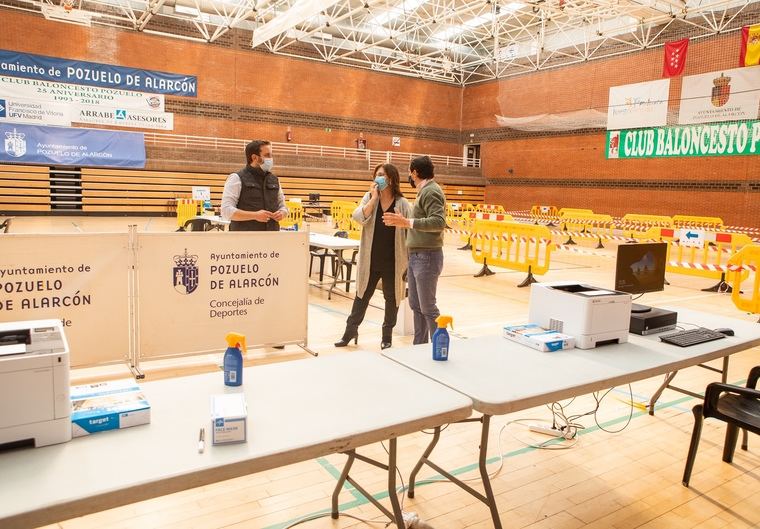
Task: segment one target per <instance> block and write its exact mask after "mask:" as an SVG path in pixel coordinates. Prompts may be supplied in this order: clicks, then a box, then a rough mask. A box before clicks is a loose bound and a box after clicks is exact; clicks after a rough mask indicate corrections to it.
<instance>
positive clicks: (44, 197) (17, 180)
mask: <svg viewBox="0 0 760 529" xmlns="http://www.w3.org/2000/svg"><path fill="white" fill-rule="evenodd" d="M48 171H49V168H48V167H41V166H33V165H0V213H3V212H21V211H40V212H47V211H50V175H49V172H48Z"/></svg>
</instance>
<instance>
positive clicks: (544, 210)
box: [530, 206, 559, 217]
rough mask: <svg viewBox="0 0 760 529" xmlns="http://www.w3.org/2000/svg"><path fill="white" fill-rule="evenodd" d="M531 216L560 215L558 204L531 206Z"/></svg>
mask: <svg viewBox="0 0 760 529" xmlns="http://www.w3.org/2000/svg"><path fill="white" fill-rule="evenodd" d="M530 215H531V217H556V216H558V215H559V209H557V206H531V208H530Z"/></svg>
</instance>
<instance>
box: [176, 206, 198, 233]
mask: <svg viewBox="0 0 760 529" xmlns="http://www.w3.org/2000/svg"><path fill="white" fill-rule="evenodd" d="M202 205H203V201H202V200H193V199H192V198H178V199H177V226H178V227H179V229H180V231H184V229H185V223H186V222H187V221H188V220H190V219H192V218H193V217H195V216H197V215H198V211H199V210H200V208H201V206H202Z"/></svg>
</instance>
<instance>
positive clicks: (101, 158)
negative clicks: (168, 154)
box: [0, 123, 145, 168]
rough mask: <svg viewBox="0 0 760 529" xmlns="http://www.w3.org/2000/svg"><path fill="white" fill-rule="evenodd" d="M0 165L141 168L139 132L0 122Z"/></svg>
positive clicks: (142, 146)
mask: <svg viewBox="0 0 760 529" xmlns="http://www.w3.org/2000/svg"><path fill="white" fill-rule="evenodd" d="M0 139H2V140H3V147H4V148H2V149H0V162H15V163H38V164H46V165H76V166H92V167H103V166H107V167H135V168H142V167H145V137H144V136H143V135H142V134H141V133H139V132H121V131H115V130H90V129H77V128H66V127H39V126H36V125H16V124H7V123H0Z"/></svg>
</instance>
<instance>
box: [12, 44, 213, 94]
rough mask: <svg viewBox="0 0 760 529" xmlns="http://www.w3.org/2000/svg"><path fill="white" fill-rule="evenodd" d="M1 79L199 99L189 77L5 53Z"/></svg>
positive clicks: (194, 80)
mask: <svg viewBox="0 0 760 529" xmlns="http://www.w3.org/2000/svg"><path fill="white" fill-rule="evenodd" d="M0 75H10V76H13V77H26V78H29V79H42V80H44V81H59V82H63V83H73V84H83V85H90V86H105V87H109V88H122V89H125V90H140V91H144V92H151V93H155V94H170V95H175V96H190V97H196V96H197V95H198V79H197V78H196V77H195V76H192V75H181V74H175V73H168V72H159V71H155V70H142V69H139V68H128V67H125V66H115V65H112V64H101V63H97V62H86V61H74V60H71V59H60V58H57V57H47V56H45V55H34V54H31V53H19V52H15V51H8V50H0Z"/></svg>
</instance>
